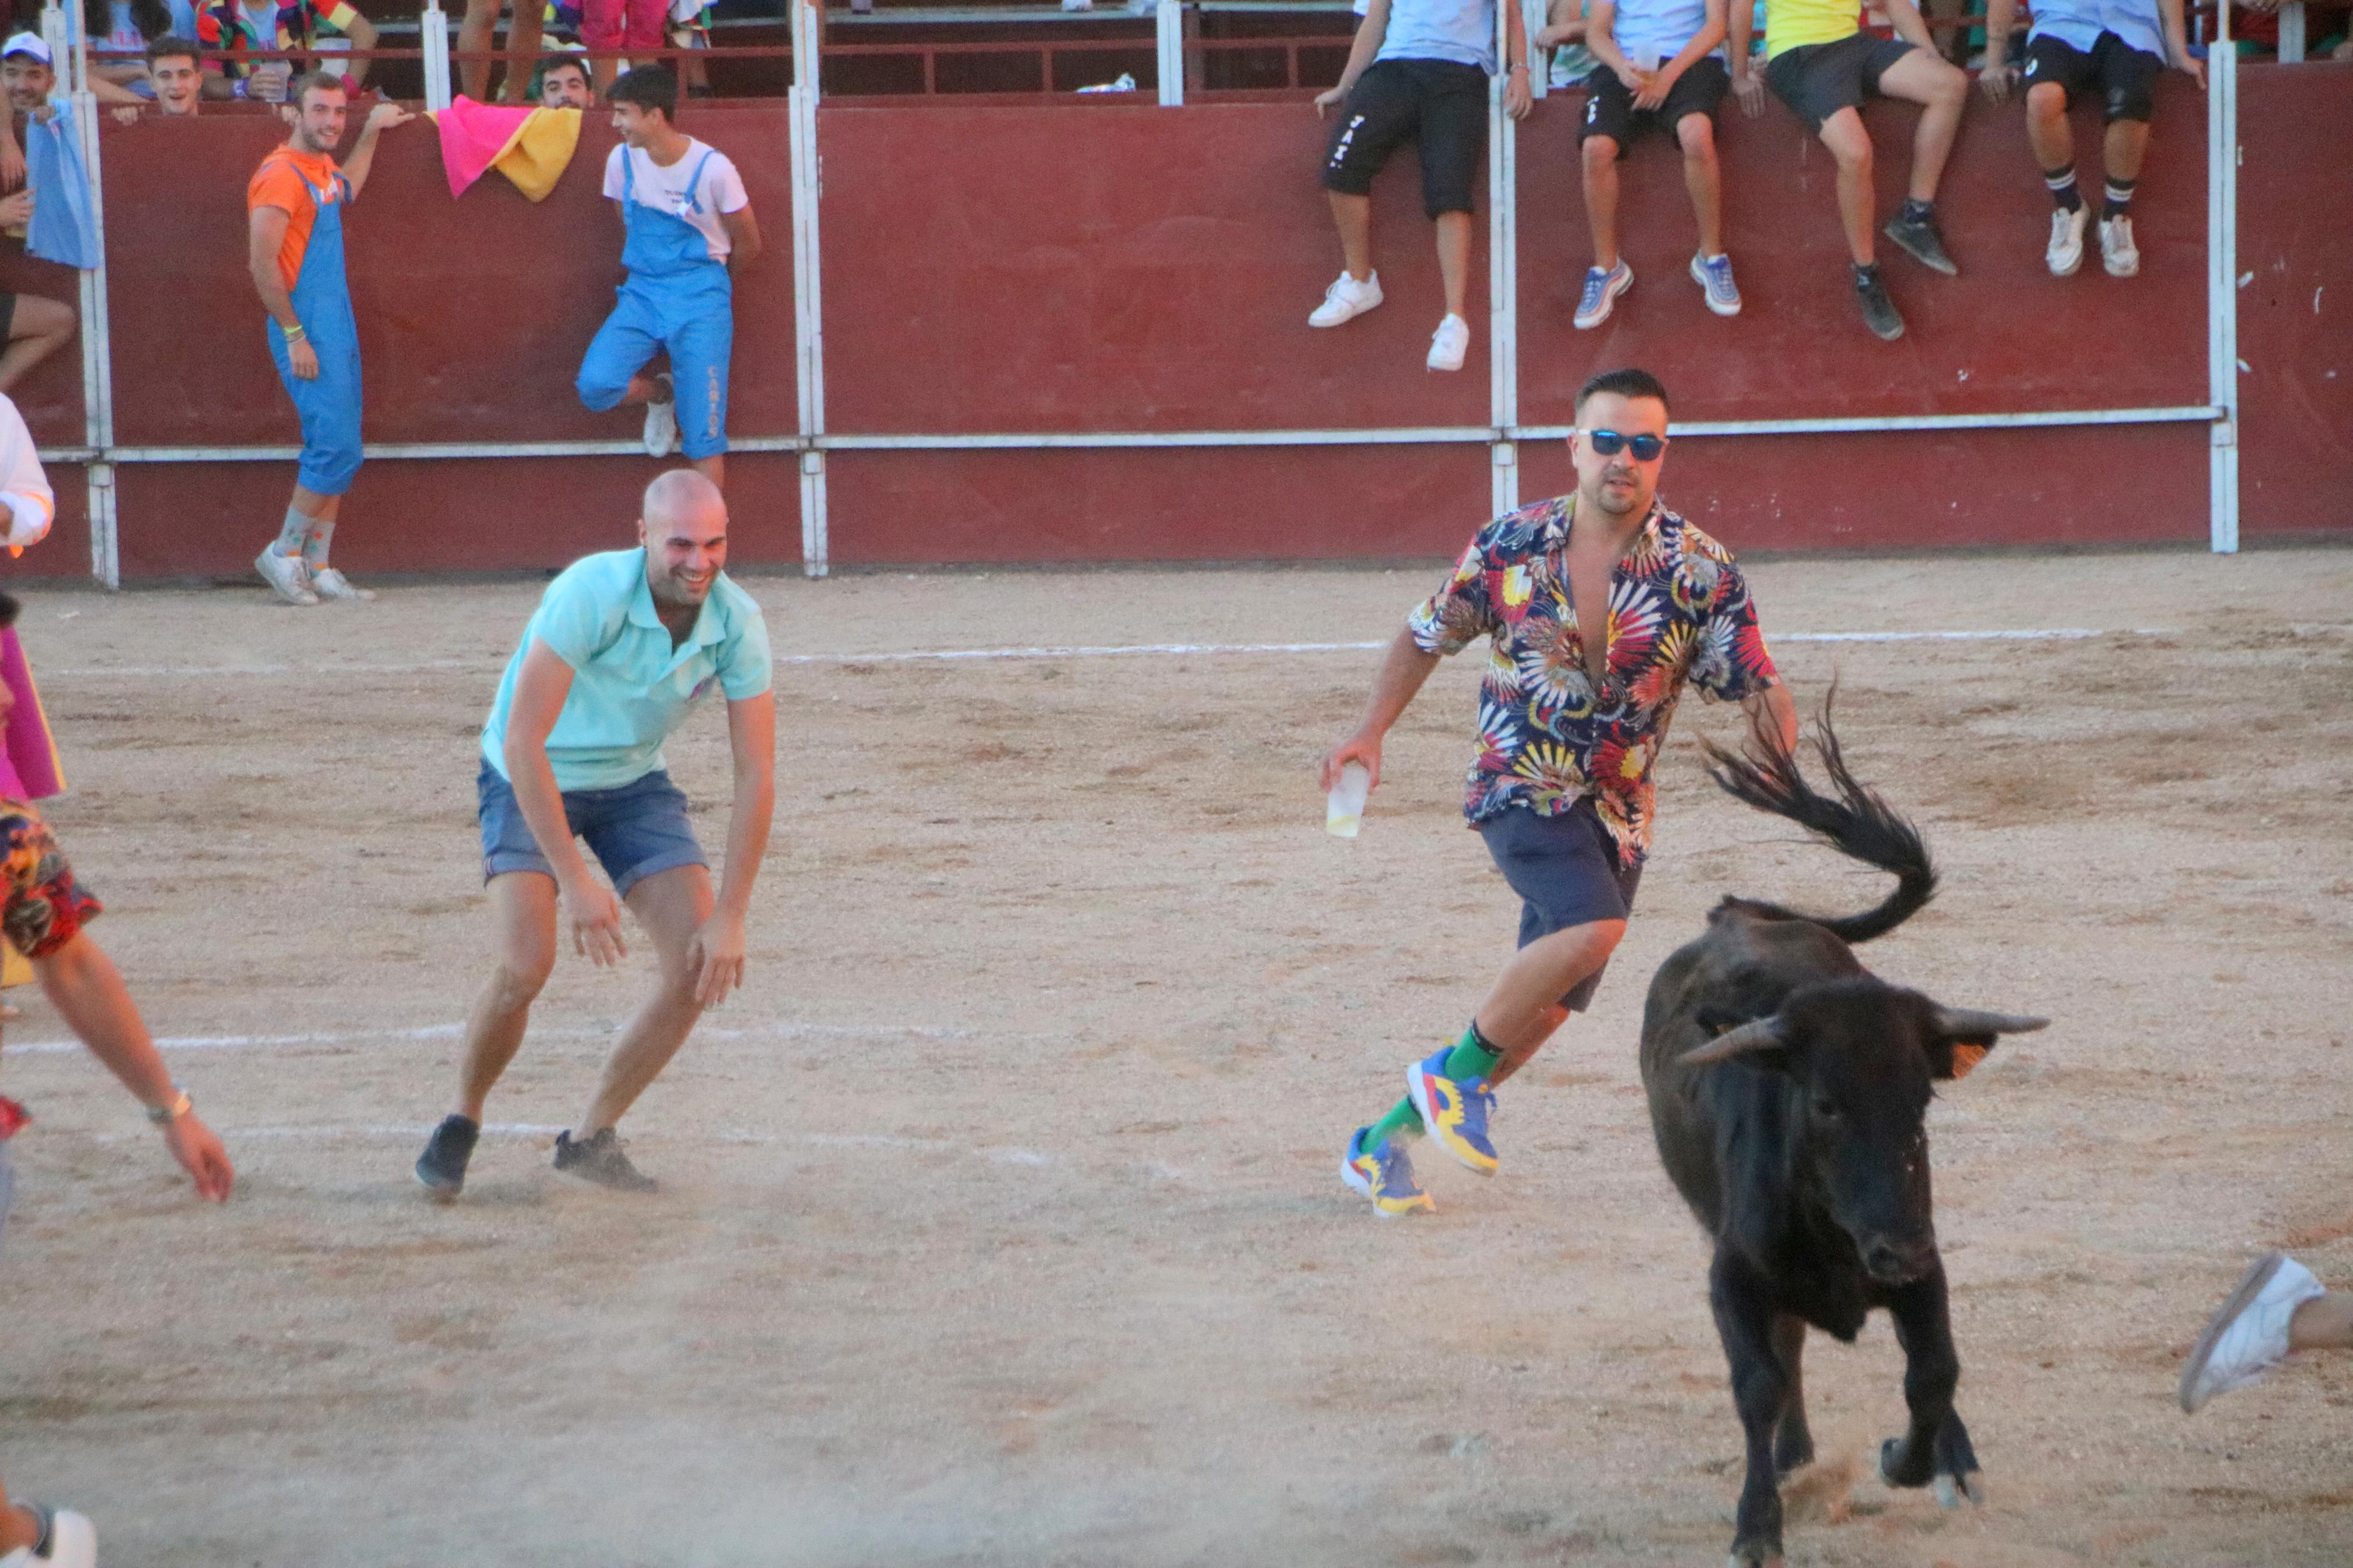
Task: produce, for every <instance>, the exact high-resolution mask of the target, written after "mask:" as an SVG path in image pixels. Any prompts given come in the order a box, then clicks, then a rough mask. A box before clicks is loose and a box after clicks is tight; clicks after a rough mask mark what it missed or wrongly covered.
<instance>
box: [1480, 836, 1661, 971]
mask: <svg viewBox="0 0 2353 1568" xmlns="http://www.w3.org/2000/svg"><path fill="white" fill-rule="evenodd" d="M1478 827H1479V836H1480V837H1482V838H1484V839H1485V840H1486V841H1487V853H1488V854H1490V855H1492V856H1493V857H1494V858H1495V868H1496V869H1497V870H1499V871H1501V872H1503V873H1504V880H1505V881H1506V882H1509V883H1510V884H1511V885H1512V891H1514V892H1515V893H1517V894H1519V896H1520V945H1521V946H1522V947H1525V946H1527V945H1528V943H1530V942H1535V941H1536V940H1537V939H1538V938H1540V937H1547V936H1550V935H1551V934H1552V933H1553V932H1555V931H1567V929H1568V928H1569V927H1571V926H1581V925H1587V924H1589V923H1591V922H1592V921H1622V920H1624V919H1625V918H1626V917H1627V916H1628V915H1629V914H1630V913H1632V912H1633V909H1634V889H1636V888H1637V887H1639V886H1641V881H1642V872H1641V868H1640V867H1637V868H1634V869H1633V870H1628V869H1627V868H1625V866H1624V865H1623V864H1622V863H1621V862H1620V860H1619V858H1618V846H1617V845H1616V844H1614V843H1613V842H1611V840H1610V837H1609V829H1607V828H1605V827H1603V826H1601V818H1600V817H1599V816H1598V815H1596V814H1595V812H1594V809H1593V803H1592V802H1591V801H1589V800H1580V801H1578V802H1577V805H1575V806H1573V807H1571V808H1570V809H1569V810H1568V811H1567V813H1565V814H1563V815H1562V816H1538V815H1536V813H1535V812H1534V811H1531V810H1529V809H1528V808H1527V807H1526V806H1524V805H1514V806H1512V807H1509V808H1507V809H1506V810H1504V811H1501V812H1498V813H1496V814H1495V815H1494V816H1491V817H1489V818H1487V820H1485V821H1484V822H1482V823H1480V824H1479V825H1478ZM1608 967H1609V966H1608V965H1607V964H1604V965H1603V966H1602V968H1601V969H1597V970H1595V971H1594V972H1593V973H1591V974H1588V975H1587V976H1586V977H1585V978H1584V979H1583V980H1580V981H1578V982H1577V985H1576V987H1575V988H1574V989H1573V990H1571V991H1570V992H1569V993H1568V994H1567V995H1566V996H1563V997H1562V998H1561V999H1560V1001H1561V1005H1562V1006H1564V1007H1567V1009H1568V1010H1569V1011H1570V1012H1572V1013H1582V1012H1584V1011H1585V1009H1586V1007H1587V1006H1588V1005H1589V1004H1590V1003H1591V1002H1592V1001H1593V994H1594V992H1595V991H1597V990H1599V988H1600V985H1601V975H1602V973H1603V971H1604V970H1606V969H1607V968H1608Z"/></svg>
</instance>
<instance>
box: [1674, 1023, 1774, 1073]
mask: <svg viewBox="0 0 2353 1568" xmlns="http://www.w3.org/2000/svg"><path fill="white" fill-rule="evenodd" d="M1735 1057H1741V1058H1746V1060H1748V1061H1750V1062H1753V1063H1754V1064H1756V1065H1757V1066H1758V1067H1761V1068H1780V1067H1785V1066H1787V1065H1788V1059H1789V1037H1788V1027H1787V1026H1786V1025H1784V1024H1783V1023H1782V1022H1781V1017H1780V1015H1779V1014H1778V1013H1777V1014H1774V1015H1773V1016H1770V1017H1765V1018H1752V1019H1750V1020H1749V1021H1748V1022H1747V1023H1745V1024H1741V1025H1738V1026H1736V1027H1733V1028H1729V1029H1726V1030H1725V1031H1724V1032H1723V1033H1722V1034H1720V1035H1718V1036H1716V1037H1715V1038H1714V1039H1712V1040H1710V1041H1708V1042H1707V1043H1706V1044H1705V1045H1704V1046H1697V1047H1693V1048H1692V1049H1690V1050H1688V1051H1685V1052H1684V1053H1683V1055H1682V1056H1681V1057H1678V1058H1676V1060H1677V1061H1678V1062H1679V1063H1681V1064H1682V1065H1683V1066H1684V1067H1694V1068H1697V1067H1706V1066H1708V1065H1709V1064H1710V1063H1713V1062H1722V1061H1730V1060H1731V1059H1732V1058H1735Z"/></svg>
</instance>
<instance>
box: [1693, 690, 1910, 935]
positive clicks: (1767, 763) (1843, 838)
mask: <svg viewBox="0 0 2353 1568" xmlns="http://www.w3.org/2000/svg"><path fill="white" fill-rule="evenodd" d="M1810 739H1811V741H1812V743H1813V749H1814V754H1815V755H1816V756H1817V757H1818V758H1820V761H1821V764H1822V772H1823V773H1825V774H1826V775H1827V776H1828V777H1829V779H1830V783H1831V789H1832V790H1833V791H1834V792H1835V794H1834V795H1820V794H1817V793H1816V792H1815V790H1814V789H1813V787H1812V786H1811V785H1810V784H1807V783H1806V780H1805V777H1804V775H1803V774H1801V773H1799V771H1798V759H1797V758H1796V756H1794V755H1793V754H1792V753H1790V752H1786V751H1784V750H1782V748H1781V745H1780V738H1779V737H1778V735H1769V734H1767V733H1766V731H1764V729H1763V727H1762V726H1761V725H1760V726H1759V728H1758V731H1757V738H1756V743H1755V744H1753V745H1752V746H1751V747H1750V748H1749V749H1748V751H1747V752H1746V754H1745V755H1737V756H1736V755H1735V754H1733V753H1732V752H1727V751H1725V749H1724V748H1722V747H1721V746H1718V745H1715V744H1714V743H1713V742H1704V744H1705V745H1706V748H1707V755H1708V760H1709V761H1710V762H1712V763H1715V766H1713V767H1711V768H1710V769H1709V770H1708V777H1710V778H1712V779H1714V780H1715V782H1716V784H1717V786H1718V787H1719V788H1721V789H1722V790H1724V792H1725V794H1727V795H1732V796H1733V797H1735V798H1736V799H1738V800H1744V801H1746V802H1747V803H1748V804H1749V805H1753V806H1755V807H1756V808H1757V810H1759V811H1769V812H1771V813H1772V814H1773V815H1774V816H1786V817H1788V819H1789V820H1790V821H1792V822H1794V823H1796V824H1798V825H1799V826H1800V827H1803V828H1804V829H1806V831H1808V832H1809V833H1811V834H1813V835H1814V836H1815V837H1818V838H1820V839H1822V840H1823V841H1825V842H1826V843H1828V844H1829V845H1830V846H1831V847H1832V848H1833V849H1836V850H1837V851H1838V852H1839V853H1840V854H1841V855H1845V856H1849V857H1851V858H1854V859H1857V860H1860V861H1862V863H1863V864H1864V865H1866V866H1875V867H1877V868H1879V869H1881V870H1883V871H1886V872H1889V873H1891V874H1893V875H1894V878H1895V890H1894V892H1892V893H1890V894H1888V896H1887V899H1886V901H1885V902H1883V903H1882V904H1881V905H1880V906H1879V907H1878V908H1877V909H1874V910H1864V911H1863V912H1862V913H1861V914H1854V915H1843V916H1840V917H1836V918H1831V917H1825V916H1822V915H1810V914H1803V913H1800V912H1799V911H1798V910H1788V909H1784V908H1782V907H1781V906H1780V905H1778V904H1769V903H1765V902H1762V901H1760V900H1752V899H1726V900H1725V903H1726V904H1729V905H1731V906H1733V907H1734V908H1736V909H1741V910H1746V911H1748V912H1749V913H1751V914H1756V915H1763V916H1765V917H1767V919H1773V920H1803V921H1813V922H1814V923H1816V924H1817V925H1820V926H1822V927H1824V928H1826V929H1827V930H1829V931H1831V933H1832V934H1834V935H1836V936H1837V937H1839V938H1840V939H1841V941H1845V942H1869V941H1870V940H1871V939H1872V938H1873V937H1875V936H1884V935H1885V934H1886V933H1887V932H1889V931H1894V929H1895V928H1896V927H1897V926H1899V925H1902V924H1903V923H1904V922H1905V921H1907V920H1909V919H1911V918H1912V916H1914V915H1915V914H1917V913H1918V912H1919V910H1920V909H1921V907H1922V906H1923V905H1925V904H1926V903H1927V901H1928V900H1930V899H1932V898H1934V897H1936V867H1935V866H1934V865H1933V864H1932V863H1931V862H1930V861H1929V859H1928V847H1927V845H1926V844H1925V843H1923V842H1921V838H1920V830H1919V829H1918V828H1916V827H1915V826H1912V825H1911V824H1910V823H1909V822H1906V821H1905V819H1904V818H1903V817H1901V816H1897V815H1896V814H1895V811H1894V807H1892V806H1890V805H1888V804H1887V803H1886V802H1885V801H1884V800H1882V799H1881V798H1880V797H1879V792H1878V791H1876V790H1874V789H1873V788H1871V787H1870V786H1869V785H1867V784H1863V783H1862V782H1861V781H1859V780H1858V779H1856V777H1855V776H1854V774H1853V773H1850V772H1848V771H1847V765H1846V757H1845V755H1844V753H1843V752H1841V750H1840V748H1839V739H1838V731H1835V730H1833V729H1832V728H1831V711H1830V704H1829V702H1827V701H1825V702H1824V703H1823V705H1822V717H1821V721H1820V723H1819V724H1817V725H1815V726H1814V732H1813V734H1812V736H1811V737H1810Z"/></svg>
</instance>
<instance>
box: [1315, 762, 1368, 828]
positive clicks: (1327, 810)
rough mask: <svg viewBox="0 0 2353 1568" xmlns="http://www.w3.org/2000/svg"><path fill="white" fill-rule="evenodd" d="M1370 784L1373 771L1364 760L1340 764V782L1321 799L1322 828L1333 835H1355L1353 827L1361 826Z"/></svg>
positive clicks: (1363, 820)
mask: <svg viewBox="0 0 2353 1568" xmlns="http://www.w3.org/2000/svg"><path fill="white" fill-rule="evenodd" d="M1372 787H1373V775H1372V772H1371V770H1370V769H1368V768H1366V766H1365V764H1364V763H1347V764H1345V766H1343V767H1342V768H1341V769H1340V782H1339V783H1338V784H1335V785H1334V786H1333V788H1332V794H1331V795H1330V796H1329V797H1328V798H1326V799H1325V801H1324V832H1326V833H1329V834H1331V835H1332V836H1333V837H1335V838H1354V837H1356V829H1357V828H1359V827H1361V826H1364V822H1365V796H1366V795H1368V794H1370V793H1371V791H1372Z"/></svg>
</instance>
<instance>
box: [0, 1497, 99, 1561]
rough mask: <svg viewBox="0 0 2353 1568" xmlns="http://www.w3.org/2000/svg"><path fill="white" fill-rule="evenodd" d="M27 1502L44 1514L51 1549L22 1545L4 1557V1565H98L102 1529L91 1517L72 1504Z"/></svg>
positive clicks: (30, 1507) (42, 1524)
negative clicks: (49, 1505) (58, 1506)
mask: <svg viewBox="0 0 2353 1568" xmlns="http://www.w3.org/2000/svg"><path fill="white" fill-rule="evenodd" d="M25 1506H26V1508H28V1509H31V1510H33V1512H34V1513H36V1514H37V1515H39V1516H40V1520H41V1528H42V1533H43V1534H45V1535H47V1537H48V1550H47V1552H41V1553H38V1554H36V1553H35V1552H34V1551H33V1549H32V1548H31V1547H29V1546H20V1547H18V1548H16V1551H14V1552H10V1553H8V1555H7V1556H5V1557H0V1568H98V1531H97V1530H96V1528H95V1527H93V1526H92V1525H91V1524H90V1521H89V1520H87V1519H84V1518H83V1517H82V1516H81V1515H80V1514H78V1513H76V1512H74V1510H71V1509H69V1508H61V1509H57V1510H49V1509H45V1508H43V1507H42V1506H41V1505H40V1504H38V1503H37V1502H28V1503H26V1505H25Z"/></svg>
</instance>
